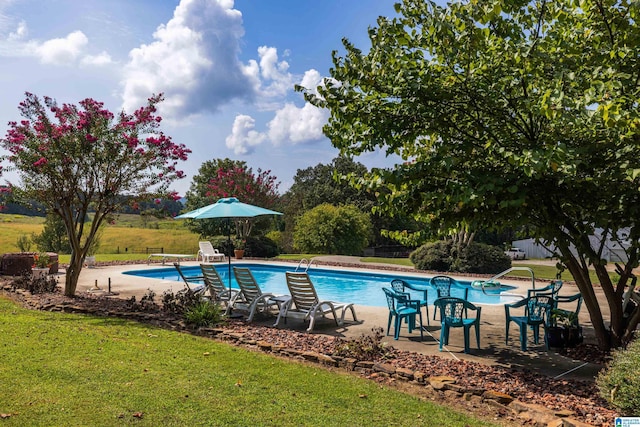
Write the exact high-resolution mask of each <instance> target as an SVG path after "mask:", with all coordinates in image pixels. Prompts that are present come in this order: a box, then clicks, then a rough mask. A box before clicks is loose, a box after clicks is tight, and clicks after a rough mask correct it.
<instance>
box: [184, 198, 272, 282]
mask: <svg viewBox="0 0 640 427" xmlns="http://www.w3.org/2000/svg"><path fill="white" fill-rule="evenodd" d="M261 215H282V213H280V212H276V211H272V210H270V209H265V208H261V207H259V206H254V205H250V204H248V203H242V202H241V201H240V200H238V199H236V198H235V197H226V198H224V199H220V200H218V201H217V202H216V203H213V204H211V205H207V206H204V207H201V208H198V209H196V210H193V211H191V212H187V213H183V214H182V215H178V216H176V217H175V218H176V219H207V218H219V219H226V220H227V230H228V235H227V239H228V240H227V241H228V247H231V219H233V218H253V217H256V216H261ZM228 259H229V288H231V254H228Z"/></svg>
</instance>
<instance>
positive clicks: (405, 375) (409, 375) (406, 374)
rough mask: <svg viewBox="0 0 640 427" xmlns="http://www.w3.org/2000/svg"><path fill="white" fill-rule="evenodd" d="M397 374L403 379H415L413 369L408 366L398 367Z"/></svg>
mask: <svg viewBox="0 0 640 427" xmlns="http://www.w3.org/2000/svg"><path fill="white" fill-rule="evenodd" d="M396 375H398V377H400V378H402V379H406V380H409V381H411V380H413V371H412V370H411V369H406V368H398V369H396Z"/></svg>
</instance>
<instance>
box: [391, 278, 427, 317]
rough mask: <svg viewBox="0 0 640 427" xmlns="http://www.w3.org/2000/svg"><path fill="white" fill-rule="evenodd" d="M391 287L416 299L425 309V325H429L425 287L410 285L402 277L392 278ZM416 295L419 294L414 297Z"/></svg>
mask: <svg viewBox="0 0 640 427" xmlns="http://www.w3.org/2000/svg"><path fill="white" fill-rule="evenodd" d="M391 287H392V288H393V290H394V291H397V292H402V293H406V294H409V295H410V296H411V299H414V300H418V301H419V302H420V304H419V306H420V308H422V307H424V308H425V310H426V314H427V325H430V323H429V294H428V292H427V288H419V287H417V286H415V285H412V284H411V283H409V282H407V281H406V280H402V279H393V280H392V281H391ZM411 291H413V293H412V292H411ZM416 295H419V298H416V297H415V296H416Z"/></svg>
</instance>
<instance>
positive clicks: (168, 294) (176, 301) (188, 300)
mask: <svg viewBox="0 0 640 427" xmlns="http://www.w3.org/2000/svg"><path fill="white" fill-rule="evenodd" d="M200 300H201V296H200V295H199V294H196V293H195V292H193V291H192V290H191V289H188V290H186V291H180V292H176V293H173V292H172V291H170V290H168V291H165V292H163V294H162V310H163V311H166V312H168V313H174V314H179V315H183V314H184V313H186V312H187V310H189V309H190V308H191V307H194V306H195V305H196V304H197V303H198V302H199V301H200Z"/></svg>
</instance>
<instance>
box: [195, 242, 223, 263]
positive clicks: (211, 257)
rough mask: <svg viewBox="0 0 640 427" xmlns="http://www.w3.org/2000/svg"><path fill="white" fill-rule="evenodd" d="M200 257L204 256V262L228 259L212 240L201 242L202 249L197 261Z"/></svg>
mask: <svg viewBox="0 0 640 427" xmlns="http://www.w3.org/2000/svg"><path fill="white" fill-rule="evenodd" d="M200 258H202V262H216V261H224V260H225V259H226V258H225V256H224V254H221V253H220V252H219V251H218V250H217V249H216V248H214V247H213V245H212V244H211V242H200V250H199V251H198V255H197V256H196V261H197V260H199V259H200Z"/></svg>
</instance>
